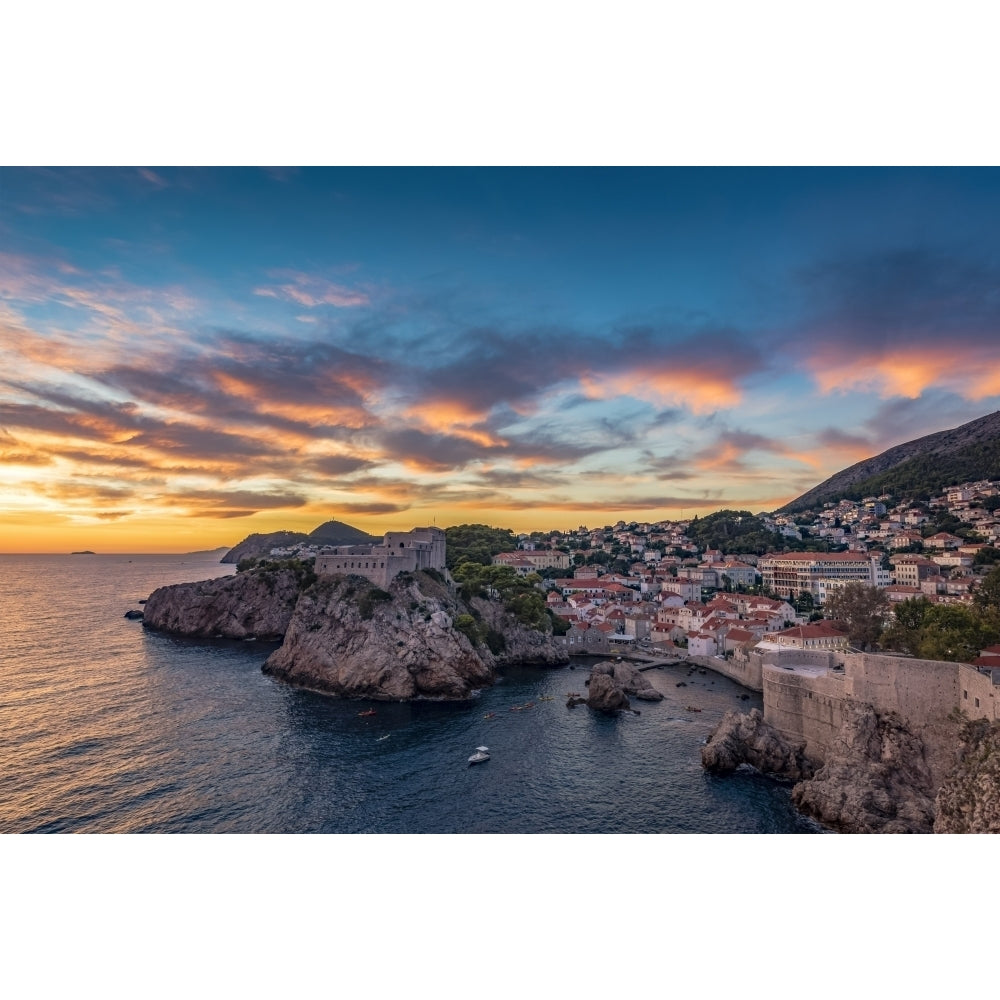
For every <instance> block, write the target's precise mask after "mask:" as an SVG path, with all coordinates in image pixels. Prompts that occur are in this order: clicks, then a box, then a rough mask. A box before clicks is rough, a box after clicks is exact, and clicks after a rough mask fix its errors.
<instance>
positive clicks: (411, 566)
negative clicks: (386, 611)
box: [316, 528, 446, 587]
mask: <svg viewBox="0 0 1000 1000" xmlns="http://www.w3.org/2000/svg"><path fill="white" fill-rule="evenodd" d="M445 545H446V539H445V533H444V532H443V531H442V530H441V529H440V528H414V529H413V530H412V531H389V532H386V534H385V537H384V538H383V541H382V544H381V545H343V546H340V547H338V548H337V549H336V550H335V551H334V552H328V553H325V554H323V555H320V556H317V557H316V572H317V573H318V574H322V573H339V574H343V575H345V576H346V575H350V574H354V575H355V576H363V577H364V578H365V579H366V580H370V581H371V582H372V583H374V584H375V585H376V586H378V587H387V586H388V585H389V584H390V583H391V582H392V581H393V580H394V579H395V578H396V577H397V576H398V575H399V574H400V573H413V572H416V571H417V570H421V569H436V570H439V571H440V572H444V569H445Z"/></svg>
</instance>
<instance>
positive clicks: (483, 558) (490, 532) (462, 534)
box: [444, 524, 517, 570]
mask: <svg viewBox="0 0 1000 1000" xmlns="http://www.w3.org/2000/svg"><path fill="white" fill-rule="evenodd" d="M444 534H445V541H446V543H447V557H446V562H447V566H448V569H449V570H454V569H455V567H456V566H459V565H461V564H462V563H464V562H474V563H481V564H482V565H484V566H485V565H488V564H489V563H491V562H492V561H493V557H494V556H495V555H497V553H499V552H513V551H514V549H516V548H517V539H516V538H515V537H514V532H513V531H511V530H510V528H491V527H489V525H486V524H456V525H453V526H452V527H450V528H445V529H444Z"/></svg>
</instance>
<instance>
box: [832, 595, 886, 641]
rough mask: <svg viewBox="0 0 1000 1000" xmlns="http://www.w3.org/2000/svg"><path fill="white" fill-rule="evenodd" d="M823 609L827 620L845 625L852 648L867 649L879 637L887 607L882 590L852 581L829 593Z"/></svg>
mask: <svg viewBox="0 0 1000 1000" xmlns="http://www.w3.org/2000/svg"><path fill="white" fill-rule="evenodd" d="M825 608H826V614H827V617H829V618H838V619H840V620H841V621H843V622H846V623H847V628H848V631H847V638H848V640H849V641H850V643H851V645H852V646H860V647H861V648H862V649H865V650H868V649H871V648H872V647H873V646H874V645H875V643H877V642H878V640H879V638H880V637H881V635H882V629H883V627H884V625H885V621H886V619H887V618H888V616H889V609H890V604H889V597H888V595H887V594H886V592H885V591H884V590H882V589H881V588H879V587H870V586H868V585H867V584H865V583H858V582H856V581H852V582H850V583H847V584H845V585H844V586H843V588H841V589H840V590H837V591H836V592H835V593H834V594H832V595H831V597H830V599H829V600H828V601H827V602H826V605H825Z"/></svg>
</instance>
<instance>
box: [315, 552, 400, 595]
mask: <svg viewBox="0 0 1000 1000" xmlns="http://www.w3.org/2000/svg"><path fill="white" fill-rule="evenodd" d="M371 548H372V547H369V551H368V552H366V553H365V552H362V553H358V552H353V553H348V554H346V555H342V554H339V553H337V554H333V555H329V554H328V555H321V556H317V557H316V573H317V574H318V575H322V574H324V573H339V574H341V575H343V576H349V575H353V576H363V577H364V578H365V579H366V580H370V581H371V582H372V583H374V584H375V585H376V586H377V587H385V586H386V585H387V584H388V582H389V580H391V579H392V576H388V575H387V574H388V572H389V570H388V568H387V564H389V563H391V559H392V557H389V558H388V559H387V557H386V556H385V555H384V554H382V553H377V552H372V551H371ZM397 572H398V570H397ZM393 576H395V573H393Z"/></svg>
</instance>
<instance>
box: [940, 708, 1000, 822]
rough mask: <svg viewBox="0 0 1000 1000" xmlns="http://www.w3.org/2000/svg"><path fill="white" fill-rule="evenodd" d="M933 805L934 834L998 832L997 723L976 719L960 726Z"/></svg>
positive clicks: (999, 757)
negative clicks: (951, 762) (952, 757)
mask: <svg viewBox="0 0 1000 1000" xmlns="http://www.w3.org/2000/svg"><path fill="white" fill-rule="evenodd" d="M935 804H936V808H937V815H936V817H935V820H934V832H935V833H1000V723H996V722H994V723H990V722H989V721H987V720H985V719H977V720H976V721H974V722H969V723H967V724H966V725H965V726H964V727H963V730H962V733H961V742H960V743H959V746H958V752H957V754H956V761H955V766H954V768H953V770H952V772H951V773H950V774H949V775H948V777H947V778H946V779H945V781H944V782H943V784H942V785H941V787H940V789H939V790H938V793H937V799H936V803H935Z"/></svg>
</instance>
